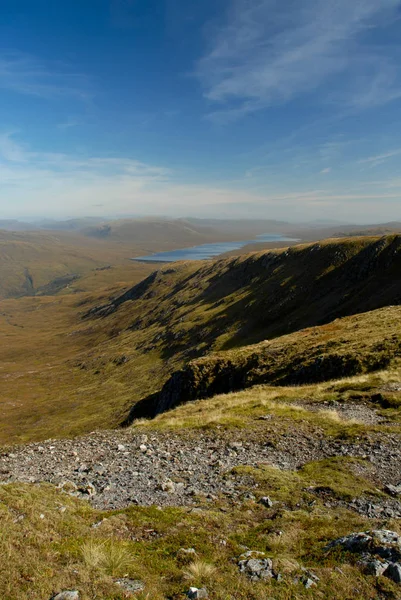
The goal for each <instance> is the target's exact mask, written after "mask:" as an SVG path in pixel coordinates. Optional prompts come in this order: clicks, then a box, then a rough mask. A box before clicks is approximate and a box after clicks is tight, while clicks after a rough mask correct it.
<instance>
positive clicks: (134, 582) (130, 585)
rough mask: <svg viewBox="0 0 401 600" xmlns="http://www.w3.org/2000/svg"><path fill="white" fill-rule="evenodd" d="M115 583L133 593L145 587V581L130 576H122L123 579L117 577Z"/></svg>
mask: <svg viewBox="0 0 401 600" xmlns="http://www.w3.org/2000/svg"><path fill="white" fill-rule="evenodd" d="M114 583H115V584H116V585H118V586H120V587H121V588H123V590H125V591H126V592H131V593H132V594H133V593H135V592H142V591H143V590H144V589H145V584H144V583H143V581H139V580H138V579H129V578H128V577H122V578H121V579H116V580H115V581H114Z"/></svg>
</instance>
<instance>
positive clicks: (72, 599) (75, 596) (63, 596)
mask: <svg viewBox="0 0 401 600" xmlns="http://www.w3.org/2000/svg"><path fill="white" fill-rule="evenodd" d="M51 600H79V592H78V591H77V590H65V591H64V592H59V593H58V594H56V595H55V596H52V597H51Z"/></svg>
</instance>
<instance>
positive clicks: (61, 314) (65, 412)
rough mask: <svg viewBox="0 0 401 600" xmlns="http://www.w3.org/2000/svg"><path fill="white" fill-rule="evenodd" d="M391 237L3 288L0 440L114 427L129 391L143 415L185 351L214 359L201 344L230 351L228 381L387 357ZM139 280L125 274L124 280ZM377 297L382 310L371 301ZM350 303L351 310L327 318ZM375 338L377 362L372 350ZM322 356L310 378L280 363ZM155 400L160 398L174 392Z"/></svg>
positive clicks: (391, 328)
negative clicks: (9, 293) (65, 287)
mask: <svg viewBox="0 0 401 600" xmlns="http://www.w3.org/2000/svg"><path fill="white" fill-rule="evenodd" d="M400 246H401V243H400V237H397V236H390V237H385V238H382V239H375V238H373V239H366V238H360V239H352V240H343V241H341V242H339V241H335V242H334V241H328V242H324V243H319V244H312V245H305V246H299V247H296V248H292V249H290V250H279V251H274V252H273V251H271V252H265V253H258V254H252V255H248V256H246V257H241V258H236V259H227V260H220V261H210V262H201V263H181V264H175V265H169V266H167V267H165V268H163V269H162V270H160V271H155V272H154V273H153V274H152V275H150V276H149V277H147V278H145V279H144V280H142V281H141V282H140V283H137V285H134V286H133V287H132V286H130V285H128V280H127V279H124V277H123V273H122V272H120V271H118V275H119V277H118V280H116V281H114V283H112V276H113V270H110V271H95V273H97V275H96V277H100V278H101V279H99V282H102V285H100V286H99V287H97V288H96V286H95V283H96V277H95V276H94V277H93V278H92V279H91V280H90V293H83V292H79V291H77V292H76V293H75V294H71V293H70V294H65V293H64V294H61V295H57V296H42V297H39V296H36V297H25V298H20V299H17V300H15V299H10V300H3V301H2V302H1V304H0V312H1V318H0V334H1V336H2V341H3V343H2V347H1V349H0V367H1V368H0V378H1V386H0V402H1V406H2V418H1V421H0V441H3V443H4V442H5V441H7V440H28V439H41V438H44V437H46V438H47V437H59V436H69V435H73V434H77V433H82V432H85V431H92V430H93V429H96V428H101V427H110V426H117V425H119V424H120V423H121V422H122V421H124V420H125V419H126V418H127V416H128V415H129V414H130V411H131V409H132V407H133V406H135V405H136V404H137V403H138V402H139V401H141V404H140V405H139V407H140V411H142V414H143V413H144V412H145V413H147V414H150V413H152V411H154V408H155V399H156V400H160V398H161V397H160V391H161V390H162V388H163V386H164V384H165V383H166V382H167V381H168V380H169V378H170V376H171V375H172V374H173V373H175V372H177V371H180V370H181V369H182V368H185V366H186V365H188V367H187V368H188V369H192V366H193V363H190V361H192V360H194V359H198V358H199V359H200V360H201V361H203V360H204V361H206V363H207V364H214V363H213V361H214V360H215V356H214V354H213V353H217V355H218V361H221V362H218V364H219V365H222V364H223V365H224V364H226V363H228V362H229V361H231V362H235V361H237V357H238V361H237V362H238V365H239V368H238V369H237V367H236V366H235V369H234V371H235V376H234V375H233V377H234V379H235V378H237V376H238V378H239V384H236V385H235V386H233V387H232V389H240V388H241V387H242V386H243V385H244V386H248V385H253V384H254V383H260V382H271V383H274V384H282V383H285V384H287V383H294V382H295V383H303V382H307V381H308V380H318V381H320V380H326V379H330V378H333V377H334V378H337V377H341V376H343V375H347V374H352V373H359V372H364V371H370V370H371V369H376V368H383V366H386V365H391V364H392V363H393V361H396V360H397V356H398V348H399V345H398V344H399V335H400V333H401V332H400V329H399V327H400V326H399V322H400V321H401V319H400V316H401V315H400V312H399V311H400V308H399V307H398V306H394V305H398V304H399V303H400V293H401V287H400V277H401V268H400V267H401V262H400V261H401V258H400V257H401V254H400ZM115 274H116V272H114V275H115ZM120 276H121V277H120ZM86 277H88V276H86ZM104 277H110V278H111V279H110V281H106V280H105V279H103V278H104ZM139 279H140V277H139V275H138V274H136V279H135V277H134V276H132V278H131V283H135V280H136V281H138V280H139ZM80 281H81V282H84V281H87V279H86V278H85V277H84V278H82V280H80ZM78 283H79V282H77V284H76V285H78ZM72 285H74V284H72ZM88 289H89V288H88ZM110 298H112V299H110ZM381 307H383V312H381V311H380V310H379V311H377V310H376V309H380V308H381ZM369 311H376V312H371V313H369ZM362 312H363V313H365V314H363V315H360V316H358V317H355V319H356V320H355V321H353V317H351V318H350V319H344V320H340V321H336V322H335V323H333V324H331V325H325V324H329V323H330V322H332V321H335V319H338V318H341V317H343V316H345V315H352V314H358V313H362ZM321 325H323V327H321ZM384 326H385V335H384V334H383V331H384V329H383V327H384ZM316 327H317V329H316V330H315V329H313V328H316ZM305 328H307V330H306V331H304V329H305ZM311 328H312V329H311ZM297 332H298V333H297ZM288 334H292V335H290V336H289V337H283V338H281V339H277V340H276V339H275V338H280V336H283V335H284V336H286V335H288ZM266 339H268V340H270V343H269V344H267V343H263V342H264V340H266ZM260 342H262V344H261V345H260V346H258V345H257V346H255V348H248V346H249V345H252V344H259V343H260ZM380 343H383V344H384V348H383V353H384V355H385V356H384V358H385V359H386V360H385V361H384V362H383V361H380V360H378V359H377V356H376V355H378V356H379V355H380V352H381V350H380V348H379V346H380ZM272 349H273V350H274V352H273V355H274V356H273V357H274V361H275V362H274V361H273V362H272V361H271V356H270V354H269V353H271V352H272ZM228 351H232V353H233V354H231V353H228ZM210 354H213V356H212V357H210V356H209V355H210ZM332 355H336V356H337V355H339V356H340V358H339V359H338V358H336V359H335V360H337V361H339V362H338V363H333V361H332V360H331V358H330V361H329V362H327V363H324V368H322V369H320V370H319V369H317V372H318V373H321V374H322V375H321V377H318V378H316V377H315V378H310V379H308V378H306V377H304V378H302V377H299V378H298V379H295V380H294V379H291V377H290V376H289V374H290V373H293V372H294V373H302V372H304V373H305V372H306V373H308V372H311V369H312V371H313V369H314V368H315V367H313V365H315V364H316V365H317V364H318V361H320V357H321V356H330V357H331V356H332ZM348 355H350V356H351V357H352V360H351V359H350V360H348V358H344V357H346V356H348ZM252 356H255V359H253V358H252ZM234 357H235V361H234ZM386 357H387V358H388V361H387V358H386ZM383 360H384V359H383ZM208 361H210V362H208ZM344 361H345V362H344ZM386 361H387V362H386ZM189 363H190V364H189ZM333 364H334V365H335V364H337V367H336V366H334V367H333ZM344 364H346V365H348V366H349V365H354V367H355V368H354V370H352V369H351V370H350V369H349V368H348V366H346V368H345V367H344V368H343V365H344ZM338 365H339V366H338ZM355 365H356V366H355ZM218 369H220V366H219V367H218ZM302 369H304V371H302ZM305 369H306V371H305ZM308 369H309V371H308ZM222 373H224V369H222ZM200 380H201V378H200ZM235 380H236V379H235ZM211 381H213V378H211ZM202 385H203V383H202ZM184 387H185V386H184ZM195 388H196V386H194V388H193V389H195ZM191 389H192V388H191ZM230 389H231V388H230ZM220 391H226V389H225V388H222V387H221V386H220V384H219V383H218V380H216V388H213V386H212V387H211V388H210V390H207V393H206V394H205V395H206V396H207V395H210V393H217V392H220ZM193 397H200V395H199V394H198V392H196V393H195V395H194V396H191V394H188V398H185V397H184V396H183V395H182V394H181V396H180V397H179V399H178V402H185V401H186V399H191V398H193ZM163 403H164V399H162V405H161V408H163V406H170V405H174V404H175V403H176V401H175V400H174V401H173V402H172V404H171V403H170V400H168V401H167V404H163ZM144 408H145V411H144Z"/></svg>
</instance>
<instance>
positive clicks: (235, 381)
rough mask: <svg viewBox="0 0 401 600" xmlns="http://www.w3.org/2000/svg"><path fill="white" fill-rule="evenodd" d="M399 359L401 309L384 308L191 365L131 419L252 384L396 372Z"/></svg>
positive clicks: (173, 376) (231, 351) (400, 348)
mask: <svg viewBox="0 0 401 600" xmlns="http://www.w3.org/2000/svg"><path fill="white" fill-rule="evenodd" d="M400 361H401V307H399V306H397V307H388V308H382V309H378V310H376V311H371V312H368V313H363V314H360V315H355V316H352V317H344V318H342V319H336V320H335V321H334V322H332V323H330V324H328V325H322V326H320V327H313V328H310V329H304V330H302V331H299V332H296V333H293V334H291V335H286V336H282V337H279V338H276V339H275V340H272V341H265V342H261V343H259V344H254V345H252V346H245V347H244V348H241V349H238V350H228V351H226V352H220V353H216V354H211V355H209V356H206V357H204V358H200V359H197V360H193V361H190V362H189V363H188V364H187V365H186V366H185V367H184V368H183V369H181V370H179V371H177V372H176V373H173V375H172V376H171V378H170V379H169V380H168V381H167V382H166V384H165V385H164V387H163V389H162V390H161V392H160V394H156V395H155V396H154V398H152V402H149V401H147V400H146V399H145V401H143V402H141V403H139V404H137V405H136V406H135V407H134V410H133V411H132V413H131V419H132V418H135V416H144V415H146V416H154V415H156V414H159V413H161V412H165V411H166V410H169V409H171V408H173V407H175V406H177V405H179V404H183V403H185V402H189V401H192V400H197V399H199V398H207V397H210V396H215V395H216V394H227V393H230V392H233V391H236V390H242V389H245V388H248V387H252V386H254V385H260V384H270V385H305V384H311V383H318V382H322V381H329V380H334V379H342V378H345V377H351V376H355V375H359V374H363V373H369V372H372V371H378V370H381V369H387V368H389V367H390V366H391V367H393V368H394V367H396V366H397V365H398V364H399V363H400Z"/></svg>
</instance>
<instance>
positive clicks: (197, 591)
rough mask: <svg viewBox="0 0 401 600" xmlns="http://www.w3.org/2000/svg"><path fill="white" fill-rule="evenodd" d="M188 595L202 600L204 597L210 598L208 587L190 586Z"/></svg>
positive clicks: (193, 599)
mask: <svg viewBox="0 0 401 600" xmlns="http://www.w3.org/2000/svg"><path fill="white" fill-rule="evenodd" d="M187 597H188V598H189V599H190V600H201V599H202V598H203V599H204V600H207V598H209V594H208V593H207V589H206V588H196V587H190V588H189V590H188V592H187Z"/></svg>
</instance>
